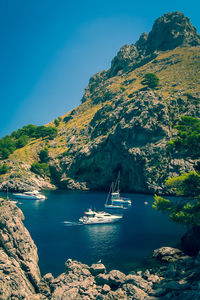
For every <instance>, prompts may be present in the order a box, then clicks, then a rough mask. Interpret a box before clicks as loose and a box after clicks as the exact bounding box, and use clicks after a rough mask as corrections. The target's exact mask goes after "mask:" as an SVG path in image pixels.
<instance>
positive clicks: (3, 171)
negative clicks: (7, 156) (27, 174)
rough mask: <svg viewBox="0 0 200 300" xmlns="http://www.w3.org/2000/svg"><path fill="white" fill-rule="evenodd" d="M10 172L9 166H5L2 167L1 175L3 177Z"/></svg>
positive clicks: (0, 169)
mask: <svg viewBox="0 0 200 300" xmlns="http://www.w3.org/2000/svg"><path fill="white" fill-rule="evenodd" d="M7 172H8V166H7V165H6V164H3V165H2V166H0V175H3V174H5V173H7Z"/></svg>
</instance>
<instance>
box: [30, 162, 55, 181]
mask: <svg viewBox="0 0 200 300" xmlns="http://www.w3.org/2000/svg"><path fill="white" fill-rule="evenodd" d="M30 170H31V172H34V173H35V174H38V175H40V176H42V177H45V176H50V169H49V165H48V164H47V163H38V162H34V163H33V164H32V165H31V168H30Z"/></svg>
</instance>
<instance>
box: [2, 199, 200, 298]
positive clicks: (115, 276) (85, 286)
mask: <svg viewBox="0 0 200 300" xmlns="http://www.w3.org/2000/svg"><path fill="white" fill-rule="evenodd" d="M23 219H24V216H23V213H22V212H21V210H20V209H19V208H18V207H17V206H16V205H15V204H13V203H12V202H10V201H7V200H4V199H0V253H1V255H0V299H1V300H7V299H12V300H17V299H19V300H21V299H27V300H40V299H41V300H47V299H52V300H61V299H62V300H63V299H66V300H68V299H76V300H79V299H85V300H89V299H99V300H109V299H116V300H118V299H141V300H142V299H149V300H154V299H155V300H156V299H166V300H168V299H181V300H182V299H184V300H187V299H190V298H191V297H193V299H195V300H196V299H200V284H199V282H200V281H199V280H200V276H199V267H200V257H199V256H198V255H197V256H196V257H189V256H187V255H186V254H184V253H183V252H182V251H181V250H179V249H174V248H170V247H162V248H160V249H157V250H155V251H154V253H153V257H154V258H155V259H156V260H158V261H159V266H154V267H151V268H149V269H146V270H143V271H134V270H133V271H132V272H130V273H129V274H128V275H127V274H124V273H122V272H120V271H118V270H112V271H110V272H107V271H106V267H105V266H104V265H103V264H102V263H101V262H99V263H96V264H93V265H91V266H88V265H86V264H82V263H80V262H78V261H73V260H71V259H68V260H67V261H66V263H65V272H64V273H62V274H61V275H59V276H58V277H57V278H54V277H53V275H52V274H51V273H48V274H46V275H44V276H43V277H42V276H41V274H40V270H39V267H38V255H37V248H36V246H35V244H34V242H33V240H32V239H31V236H30V234H29V232H28V231H27V229H26V228H25V227H24V225H23Z"/></svg>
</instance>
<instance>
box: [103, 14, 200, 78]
mask: <svg viewBox="0 0 200 300" xmlns="http://www.w3.org/2000/svg"><path fill="white" fill-rule="evenodd" d="M198 45H200V35H199V34H198V33H197V31H196V28H195V27H194V26H193V25H192V24H191V23H190V20H189V18H187V17H185V16H184V14H183V13H180V12H172V13H167V14H164V15H163V16H162V17H160V18H158V19H157V20H156V21H155V22H154V25H153V28H152V30H151V31H150V33H149V34H146V33H143V34H142V35H141V36H140V38H139V40H138V41H137V42H136V43H135V45H134V44H132V45H125V46H123V47H122V48H121V49H120V50H119V52H118V53H117V55H116V56H115V58H114V59H113V60H112V63H111V68H110V70H109V71H108V77H113V76H116V75H117V74H119V73H118V72H119V71H121V70H123V72H126V71H127V69H128V68H129V69H130V68H131V69H133V68H136V67H138V66H139V65H142V64H144V63H147V62H148V61H150V60H152V59H154V58H155V57H156V55H157V53H158V52H159V51H166V50H172V49H175V48H176V47H185V46H198Z"/></svg>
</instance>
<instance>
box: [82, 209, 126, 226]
mask: <svg viewBox="0 0 200 300" xmlns="http://www.w3.org/2000/svg"><path fill="white" fill-rule="evenodd" d="M122 218H123V216H121V215H111V214H109V213H107V212H105V211H94V210H92V209H89V210H88V211H87V212H85V213H84V216H83V217H81V218H80V219H79V222H81V223H83V224H106V223H114V222H117V221H119V220H121V219H122Z"/></svg>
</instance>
